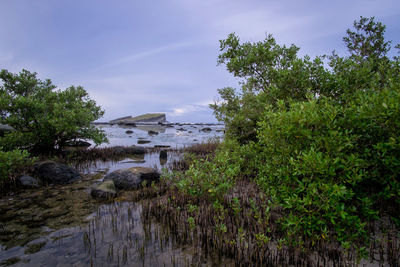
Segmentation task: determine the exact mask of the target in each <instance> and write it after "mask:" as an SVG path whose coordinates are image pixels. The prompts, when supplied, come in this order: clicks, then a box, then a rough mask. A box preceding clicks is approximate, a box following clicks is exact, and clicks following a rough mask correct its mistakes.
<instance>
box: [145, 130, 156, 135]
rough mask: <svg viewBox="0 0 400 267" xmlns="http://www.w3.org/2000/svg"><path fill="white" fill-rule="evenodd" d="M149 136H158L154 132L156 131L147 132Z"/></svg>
mask: <svg viewBox="0 0 400 267" xmlns="http://www.w3.org/2000/svg"><path fill="white" fill-rule="evenodd" d="M147 133H148V134H149V135H151V136H153V135H157V134H158V132H156V131H151V130H150V131H148V132H147Z"/></svg>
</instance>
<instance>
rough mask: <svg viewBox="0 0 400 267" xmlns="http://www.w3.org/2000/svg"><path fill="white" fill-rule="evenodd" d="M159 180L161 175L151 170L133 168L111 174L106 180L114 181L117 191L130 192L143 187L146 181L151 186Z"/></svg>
mask: <svg viewBox="0 0 400 267" xmlns="http://www.w3.org/2000/svg"><path fill="white" fill-rule="evenodd" d="M159 178H160V174H159V173H158V172H157V171H155V170H153V169H151V168H144V167H133V168H129V169H122V170H116V171H114V172H112V173H109V174H107V175H106V176H105V177H104V180H105V181H106V180H113V181H114V184H115V187H116V188H117V189H123V190H130V189H137V188H139V187H141V185H142V184H143V182H144V181H146V184H147V185H149V184H151V182H153V181H158V180H159Z"/></svg>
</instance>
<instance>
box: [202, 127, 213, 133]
mask: <svg viewBox="0 0 400 267" xmlns="http://www.w3.org/2000/svg"><path fill="white" fill-rule="evenodd" d="M200 131H202V132H211V131H212V129H211V128H210V127H205V128H203V129H201V130H200Z"/></svg>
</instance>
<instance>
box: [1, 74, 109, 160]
mask: <svg viewBox="0 0 400 267" xmlns="http://www.w3.org/2000/svg"><path fill="white" fill-rule="evenodd" d="M0 79H1V83H0V124H6V125H9V126H11V127H13V128H14V130H15V131H13V132H11V133H8V134H6V135H5V136H4V138H3V139H2V140H1V142H0V145H2V146H3V148H4V150H6V151H9V150H13V149H26V150H28V151H30V152H32V153H36V154H43V153H49V152H52V151H54V150H56V149H62V148H63V147H64V146H66V144H67V143H68V142H69V141H72V140H76V139H86V140H93V142H94V143H96V144H99V143H102V142H105V141H106V140H107V139H106V136H105V134H104V133H103V132H102V131H101V130H99V129H97V128H95V127H94V126H93V125H91V124H90V123H91V122H92V121H95V120H97V119H99V118H100V117H101V116H102V115H103V113H104V111H102V110H101V108H100V107H99V106H97V105H96V103H95V101H93V100H91V99H90V98H89V96H88V93H87V92H86V91H85V90H84V89H83V87H81V86H78V87H74V86H71V87H68V88H67V89H65V90H55V89H56V86H55V85H53V84H52V82H51V81H50V80H48V79H47V80H45V81H41V80H40V79H38V78H37V74H36V73H31V72H29V71H27V70H22V72H20V73H19V74H13V73H10V72H8V71H7V70H1V71H0Z"/></svg>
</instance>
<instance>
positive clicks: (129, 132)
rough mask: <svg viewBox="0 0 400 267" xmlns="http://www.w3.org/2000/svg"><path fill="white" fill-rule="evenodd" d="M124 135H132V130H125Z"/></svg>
mask: <svg viewBox="0 0 400 267" xmlns="http://www.w3.org/2000/svg"><path fill="white" fill-rule="evenodd" d="M125 133H126V134H132V133H133V131H132V130H127V131H126V132H125Z"/></svg>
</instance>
